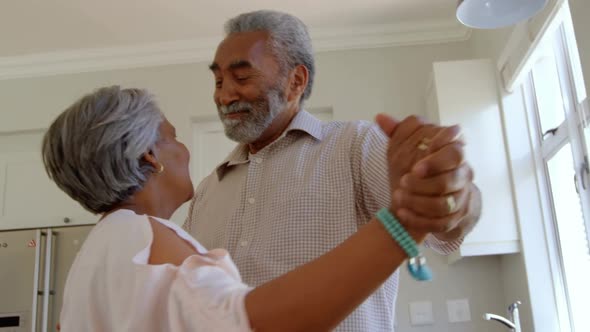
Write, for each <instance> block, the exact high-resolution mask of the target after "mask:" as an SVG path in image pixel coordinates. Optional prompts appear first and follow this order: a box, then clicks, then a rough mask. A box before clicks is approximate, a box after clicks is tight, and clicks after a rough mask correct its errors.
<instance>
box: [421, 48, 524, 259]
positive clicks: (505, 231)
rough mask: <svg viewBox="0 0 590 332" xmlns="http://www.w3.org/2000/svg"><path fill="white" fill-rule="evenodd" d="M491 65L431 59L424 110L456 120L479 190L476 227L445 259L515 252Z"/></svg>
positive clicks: (444, 120)
mask: <svg viewBox="0 0 590 332" xmlns="http://www.w3.org/2000/svg"><path fill="white" fill-rule="evenodd" d="M498 96H499V93H498V86H497V80H496V74H495V68H494V66H493V64H492V62H491V61H490V60H487V59H485V60H467V61H452V62H436V63H434V64H433V71H432V77H431V80H430V83H429V85H428V89H427V99H426V114H427V118H428V119H429V120H430V121H433V122H436V123H440V124H442V125H451V124H460V125H461V128H462V133H463V136H464V138H465V141H466V143H467V144H466V146H465V155H466V159H467V161H468V162H469V163H470V164H471V166H472V167H473V169H474V172H475V180H474V182H475V183H476V185H477V186H478V187H479V189H480V190H481V192H482V197H483V210H482V216H481V219H480V220H479V223H478V225H477V226H476V227H475V229H474V230H473V232H471V233H470V234H469V235H468V236H467V237H466V238H465V242H464V243H463V245H462V246H461V248H460V249H459V250H458V251H457V252H456V253H455V254H453V255H452V256H451V257H450V258H449V259H450V261H455V260H457V259H459V258H461V257H465V256H478V255H496V254H507V253H515V252H518V251H520V243H519V236H518V228H517V224H516V214H515V208H514V201H513V195H512V190H511V178H510V171H509V164H508V154H507V150H506V144H505V139H504V133H503V129H502V118H501V109H500V107H501V106H500V102H499V97H498Z"/></svg>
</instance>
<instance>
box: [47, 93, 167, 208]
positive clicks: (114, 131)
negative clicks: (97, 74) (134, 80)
mask: <svg viewBox="0 0 590 332" xmlns="http://www.w3.org/2000/svg"><path fill="white" fill-rule="evenodd" d="M163 119H164V118H163V116H162V113H161V111H160V109H159V107H158V105H157V104H156V102H155V100H154V97H153V95H152V94H150V93H149V92H147V91H146V90H140V89H121V88H120V87H119V86H112V87H104V88H100V89H98V90H96V91H95V92H94V93H91V94H88V95H86V96H84V97H82V98H81V99H80V100H78V101H77V102H76V103H74V104H73V105H72V106H70V107H69V108H67V109H66V110H65V111H64V112H63V113H62V114H61V115H59V116H58V117H57V119H56V120H55V121H54V122H53V123H52V124H51V126H50V127H49V130H48V131H47V133H45V136H44V138H43V145H42V156H43V163H44V164H45V169H46V171H47V174H48V175H49V177H50V178H51V179H52V180H53V181H55V183H56V184H57V185H58V186H59V187H60V188H61V189H62V190H63V191H65V192H66V194H68V195H69V196H70V197H72V198H73V199H74V200H76V201H78V202H79V203H80V204H81V205H82V206H83V207H84V208H85V209H87V210H88V211H90V212H93V213H103V212H107V211H109V210H111V209H112V208H113V207H114V206H115V205H116V204H118V203H121V202H124V201H126V200H127V199H128V198H129V197H131V195H133V194H134V193H135V192H137V191H138V190H139V189H141V188H142V187H143V185H144V184H145V182H146V181H147V179H148V178H149V174H150V173H153V172H154V171H155V170H154V168H153V166H151V165H150V164H148V163H146V162H145V161H143V160H142V155H143V154H144V153H146V152H148V151H149V150H151V149H152V148H153V146H154V145H155V144H156V141H157V140H158V138H159V134H158V133H159V127H160V124H161V123H162V121H163Z"/></svg>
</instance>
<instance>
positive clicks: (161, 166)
mask: <svg viewBox="0 0 590 332" xmlns="http://www.w3.org/2000/svg"><path fill="white" fill-rule="evenodd" d="M162 172H164V165H162V164H160V169H159V170H158V174H160V173H162Z"/></svg>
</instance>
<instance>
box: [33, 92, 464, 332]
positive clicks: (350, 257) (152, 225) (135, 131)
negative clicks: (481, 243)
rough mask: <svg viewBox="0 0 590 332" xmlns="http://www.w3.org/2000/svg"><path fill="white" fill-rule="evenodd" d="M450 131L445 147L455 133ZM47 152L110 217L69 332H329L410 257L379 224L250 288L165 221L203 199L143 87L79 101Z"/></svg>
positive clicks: (89, 258)
mask: <svg viewBox="0 0 590 332" xmlns="http://www.w3.org/2000/svg"><path fill="white" fill-rule="evenodd" d="M388 120H389V121H391V120H390V119H385V118H383V119H382V121H381V122H383V123H384V124H383V125H382V127H387V126H388V125H387V121H388ZM389 125H391V123H389ZM390 130H393V129H391V128H390ZM446 131H447V135H439V136H440V137H441V138H440V142H439V144H444V143H445V139H447V140H448V138H449V137H453V136H454V135H456V133H453V132H452V130H446ZM442 132H445V130H442ZM437 137H438V136H437ZM435 143H436V142H435ZM390 150H391V149H390ZM42 154H43V161H44V163H45V167H46V170H47V172H48V174H49V176H50V177H51V178H52V179H53V180H54V181H55V183H56V184H57V185H58V186H59V187H60V188H61V189H62V190H63V191H65V192H66V193H67V194H68V195H69V196H70V197H72V198H73V199H75V200H76V201H78V202H79V203H80V204H81V205H82V206H83V207H84V208H85V209H87V210H89V211H91V212H93V213H95V214H99V215H101V216H102V217H101V219H100V221H99V222H98V223H97V224H96V226H95V227H94V228H93V230H92V231H91V233H90V234H89V236H88V238H87V239H86V241H85V243H84V245H83V246H82V248H81V249H80V251H79V253H78V255H77V257H76V259H75V261H74V263H73V265H72V267H71V269H70V272H69V275H68V278H67V282H66V286H65V292H64V300H63V307H62V311H61V316H60V322H61V330H62V331H66V332H67V331H249V330H256V331H312V330H313V331H325V330H329V329H331V328H334V327H335V326H336V325H337V324H338V323H339V322H340V321H342V320H343V319H344V318H345V317H346V316H347V315H348V314H350V313H351V312H352V311H353V310H354V309H355V308H356V307H357V306H359V305H360V304H361V303H362V302H363V300H364V299H366V298H367V297H368V296H369V295H370V294H371V293H372V292H373V291H374V290H375V289H376V288H377V287H379V286H380V285H381V283H382V282H384V281H385V280H386V279H387V278H388V277H389V276H390V275H391V274H392V273H393V272H394V271H395V270H396V269H397V268H398V267H399V266H400V264H402V262H404V260H405V259H406V258H407V255H406V253H405V251H404V250H403V249H402V247H401V246H400V245H398V244H397V242H396V241H395V240H394V239H393V237H392V235H391V234H390V233H389V232H388V231H387V230H386V228H385V227H384V225H385V224H383V223H381V222H380V221H378V220H375V219H374V220H372V221H371V222H370V223H368V224H367V225H365V226H363V227H362V228H361V229H360V230H359V231H358V232H357V233H356V234H354V235H353V236H351V237H350V238H349V239H347V240H346V241H345V242H343V243H342V244H341V245H340V246H338V247H336V248H334V249H333V250H332V251H330V252H328V253H326V254H325V255H323V256H321V257H319V258H317V259H316V260H314V261H312V262H310V263H308V264H305V265H303V266H301V267H299V268H297V269H295V270H293V271H291V272H289V273H286V274H285V275H283V276H281V277H279V278H277V279H275V280H272V281H270V282H268V283H266V284H263V285H261V286H259V287H257V288H251V287H248V285H245V284H244V283H242V282H241V279H240V274H239V272H238V270H237V268H236V266H235V265H234V264H233V263H232V260H231V258H230V257H229V256H228V254H227V252H226V251H225V250H223V249H212V250H208V249H206V248H204V247H203V246H202V245H200V244H199V243H198V242H197V241H196V240H195V239H193V238H192V237H191V236H190V235H188V234H187V233H186V232H185V231H183V230H182V229H181V228H180V227H178V226H177V225H176V224H174V223H173V222H170V221H168V220H167V219H168V218H170V216H171V215H172V214H173V212H174V211H175V210H176V209H177V208H178V207H179V206H180V205H181V204H183V203H184V202H186V201H188V200H190V199H191V197H192V195H193V186H192V184H191V180H190V177H189V151H188V150H187V148H186V147H185V146H184V145H183V144H182V143H180V142H179V141H178V140H177V139H176V133H175V129H174V127H173V126H172V125H171V124H170V123H169V122H168V121H167V120H166V118H165V117H164V115H163V114H162V112H161V111H160V109H159V107H158V105H157V104H156V102H155V101H154V99H153V96H152V95H151V94H149V93H148V92H146V91H144V90H138V89H121V88H119V87H117V86H114V87H106V88H101V89H99V90H97V91H95V92H94V93H92V94H89V95H86V96H85V97H83V98H81V99H80V100H79V101H77V102H76V103H75V104H73V105H72V106H71V107H69V108H68V109H66V110H65V111H64V112H63V113H62V114H61V115H59V116H58V117H57V119H56V120H55V121H54V122H53V124H52V125H51V126H50V128H49V130H48V132H47V133H46V135H45V137H44V141H43V147H42ZM334 204H338V203H337V202H334ZM388 208H390V207H388ZM408 232H409V233H410V235H411V236H412V237H413V238H414V239H415V240H416V241H417V242H421V241H422V240H423V239H424V237H425V236H426V231H425V230H415V229H414V230H412V229H408Z"/></svg>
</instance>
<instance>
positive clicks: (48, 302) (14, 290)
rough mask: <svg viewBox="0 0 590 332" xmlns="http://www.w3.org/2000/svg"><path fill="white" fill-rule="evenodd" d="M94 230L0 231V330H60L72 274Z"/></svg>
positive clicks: (70, 228)
mask: <svg viewBox="0 0 590 332" xmlns="http://www.w3.org/2000/svg"><path fill="white" fill-rule="evenodd" d="M91 229H92V226H73V227H59V228H44V229H32V230H18V231H2V232H0V332H9V331H10V332H13V331H14V332H25V331H26V332H28V331H33V332H37V331H39V332H45V331H55V330H56V324H57V323H58V321H59V313H60V308H61V304H62V300H63V289H64V285H65V282H66V278H67V275H68V271H69V269H70V266H71V265H72V263H73V261H74V259H75V257H76V254H77V252H78V250H79V249H80V247H81V246H82V243H84V240H85V239H86V236H87V235H88V233H89V232H90V230H91Z"/></svg>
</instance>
